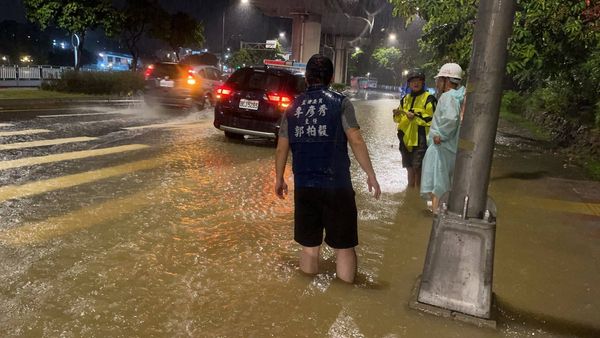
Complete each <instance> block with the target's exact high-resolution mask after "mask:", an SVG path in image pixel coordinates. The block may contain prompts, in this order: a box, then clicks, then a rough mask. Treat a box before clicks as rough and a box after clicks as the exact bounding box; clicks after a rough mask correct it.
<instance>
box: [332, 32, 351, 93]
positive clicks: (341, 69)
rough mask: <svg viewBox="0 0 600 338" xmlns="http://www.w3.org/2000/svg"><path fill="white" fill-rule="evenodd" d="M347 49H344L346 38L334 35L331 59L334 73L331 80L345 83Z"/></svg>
mask: <svg viewBox="0 0 600 338" xmlns="http://www.w3.org/2000/svg"><path fill="white" fill-rule="evenodd" d="M347 57H348V50H347V49H346V39H344V38H343V37H341V36H336V37H335V54H334V59H333V64H334V73H333V81H334V82H339V83H346V70H347V63H348V60H347Z"/></svg>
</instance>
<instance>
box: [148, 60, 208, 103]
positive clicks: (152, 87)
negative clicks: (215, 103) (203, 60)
mask: <svg viewBox="0 0 600 338" xmlns="http://www.w3.org/2000/svg"><path fill="white" fill-rule="evenodd" d="M144 75H145V76H144V77H145V88H144V89H145V90H144V101H145V102H146V104H148V105H149V106H151V107H160V108H179V109H185V110H190V109H194V108H198V109H204V106H205V104H206V97H205V91H204V90H203V89H202V87H201V86H200V84H199V81H198V77H197V76H196V74H195V73H194V70H193V69H192V68H191V67H189V66H186V65H180V64H177V63H173V62H159V63H155V64H152V65H149V66H148V68H147V69H146V72H145V74H144Z"/></svg>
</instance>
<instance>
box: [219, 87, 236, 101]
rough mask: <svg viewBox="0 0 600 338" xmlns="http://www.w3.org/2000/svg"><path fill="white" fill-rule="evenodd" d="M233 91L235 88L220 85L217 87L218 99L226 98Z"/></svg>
mask: <svg viewBox="0 0 600 338" xmlns="http://www.w3.org/2000/svg"><path fill="white" fill-rule="evenodd" d="M232 92H233V90H231V88H227V87H219V88H217V99H224V98H226V97H228V96H229V95H231V93H232Z"/></svg>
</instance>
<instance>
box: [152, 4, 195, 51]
mask: <svg viewBox="0 0 600 338" xmlns="http://www.w3.org/2000/svg"><path fill="white" fill-rule="evenodd" d="M153 33H154V36H155V37H157V38H159V39H161V40H163V41H164V42H166V43H167V44H168V45H169V47H171V49H172V50H173V51H174V52H175V54H176V56H177V59H179V48H180V47H190V48H199V47H202V45H203V44H204V40H205V38H204V25H203V24H202V23H200V22H198V21H196V19H194V18H193V17H191V16H190V15H189V14H187V13H183V12H177V13H175V14H173V15H172V16H170V17H169V18H168V20H166V21H165V22H162V23H161V25H159V26H158V27H156V29H154V30H153Z"/></svg>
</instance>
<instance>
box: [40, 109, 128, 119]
mask: <svg viewBox="0 0 600 338" xmlns="http://www.w3.org/2000/svg"><path fill="white" fill-rule="evenodd" d="M115 114H120V115H134V114H133V113H128V112H125V111H110V112H102V113H80V114H55V115H39V116H38V117H39V118H52V117H73V116H96V115H115Z"/></svg>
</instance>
